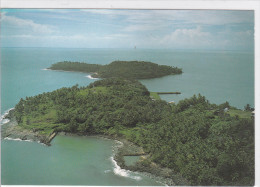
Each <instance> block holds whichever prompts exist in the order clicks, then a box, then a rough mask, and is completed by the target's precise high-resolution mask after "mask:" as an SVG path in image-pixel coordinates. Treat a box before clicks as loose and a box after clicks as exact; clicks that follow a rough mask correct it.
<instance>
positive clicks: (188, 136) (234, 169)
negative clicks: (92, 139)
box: [15, 78, 254, 186]
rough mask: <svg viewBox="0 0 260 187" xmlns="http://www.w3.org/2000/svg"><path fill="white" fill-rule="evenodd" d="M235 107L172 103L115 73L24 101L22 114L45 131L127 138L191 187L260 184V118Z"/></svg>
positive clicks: (201, 100)
mask: <svg viewBox="0 0 260 187" xmlns="http://www.w3.org/2000/svg"><path fill="white" fill-rule="evenodd" d="M227 106H228V107H229V108H230V107H231V106H229V103H227V102H226V103H223V104H221V105H216V104H211V103H209V101H208V100H206V98H205V97H204V96H201V95H198V96H195V95H194V96H193V97H191V98H189V99H185V100H182V101H180V102H179V103H178V104H169V103H167V102H166V101H163V100H153V99H151V98H150V93H149V91H148V90H147V88H146V87H145V86H144V85H142V84H141V83H140V82H138V81H136V80H126V79H122V78H109V79H104V80H99V81H96V82H94V83H91V84H90V85H89V86H87V87H78V86H77V85H75V86H73V87H71V88H61V89H58V90H55V91H53V92H49V93H43V94H40V95H37V96H33V97H26V98H25V99H21V100H20V102H19V103H18V104H17V105H16V106H15V116H16V119H17V121H18V123H19V125H20V126H22V127H24V128H28V129H32V130H34V131H38V132H42V133H45V134H49V133H52V132H53V131H56V132H60V131H65V132H73V133H81V134H85V133H91V134H109V135H114V136H122V137H124V138H126V139H128V140H130V141H132V142H134V143H136V144H137V145H140V146H142V147H143V148H144V150H145V151H146V152H147V153H149V154H150V155H151V157H150V158H149V159H148V160H147V161H148V162H156V163H158V164H160V165H162V166H164V167H168V168H171V169H173V170H174V171H175V172H176V173H179V174H181V175H182V176H183V177H184V178H186V179H187V180H188V181H189V182H190V185H237V186H239V185H254V120H253V119H252V118H250V117H249V118H240V117H239V116H237V115H236V116H230V115H229V114H228V112H225V110H224V108H226V107H227ZM241 112H243V111H241Z"/></svg>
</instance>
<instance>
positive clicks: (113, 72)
mask: <svg viewBox="0 0 260 187" xmlns="http://www.w3.org/2000/svg"><path fill="white" fill-rule="evenodd" d="M48 69H51V70H64V71H77V72H84V73H91V74H92V75H91V76H92V77H93V78H112V77H122V78H128V79H150V78H157V77H163V76H166V75H175V74H181V73H182V69H180V68H177V67H171V66H166V65H158V64H155V63H152V62H145V61H113V62H111V63H110V64H107V65H98V64H87V63H82V62H68V61H64V62H58V63H56V64H53V65H52V66H51V67H49V68H48Z"/></svg>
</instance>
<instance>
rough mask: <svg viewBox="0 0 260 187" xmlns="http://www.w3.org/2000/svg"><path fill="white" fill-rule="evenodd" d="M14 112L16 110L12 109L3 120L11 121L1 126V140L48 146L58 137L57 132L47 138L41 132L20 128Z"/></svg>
mask: <svg viewBox="0 0 260 187" xmlns="http://www.w3.org/2000/svg"><path fill="white" fill-rule="evenodd" d="M13 110H14V109H10V110H9V112H8V114H6V115H5V116H4V117H3V120H4V119H9V121H8V122H7V123H4V124H3V125H1V139H9V140H19V141H35V142H38V143H42V144H45V145H47V146H50V145H51V144H50V142H51V141H52V139H53V138H54V137H55V136H56V135H57V133H56V132H54V133H52V134H50V135H49V136H46V135H43V134H40V132H35V131H32V130H29V129H25V128H23V127H20V126H18V123H17V121H16V119H15V117H14V114H13Z"/></svg>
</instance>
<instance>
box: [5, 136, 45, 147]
mask: <svg viewBox="0 0 260 187" xmlns="http://www.w3.org/2000/svg"><path fill="white" fill-rule="evenodd" d="M4 140H11V141H19V142H35V141H33V140H22V139H20V138H9V137H5V138H4ZM37 143H39V144H42V145H44V146H47V145H45V144H44V143H41V142H40V141H37Z"/></svg>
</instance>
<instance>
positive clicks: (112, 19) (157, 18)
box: [0, 9, 254, 50]
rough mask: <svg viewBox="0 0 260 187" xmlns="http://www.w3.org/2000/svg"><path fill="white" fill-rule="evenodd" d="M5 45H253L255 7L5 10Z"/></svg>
mask: <svg viewBox="0 0 260 187" xmlns="http://www.w3.org/2000/svg"><path fill="white" fill-rule="evenodd" d="M0 22H1V27H0V39H1V40H0V44H1V47H57V48H134V47H135V46H136V48H152V49H153V48H155V49H157V48H158V49H212V50H253V49H254V11H246V10H242V11H241V10H240V11H238V10H237V11H235V10H130V9H2V10H1V17H0Z"/></svg>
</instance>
